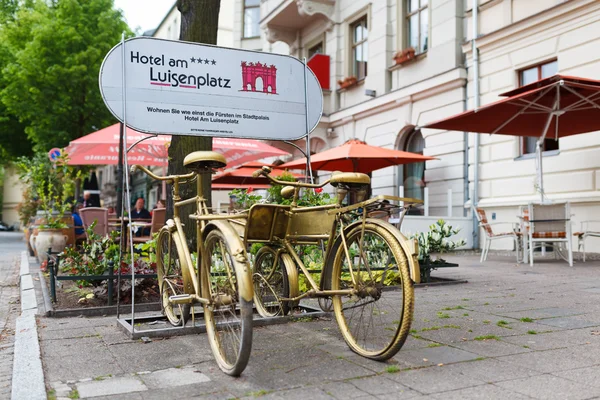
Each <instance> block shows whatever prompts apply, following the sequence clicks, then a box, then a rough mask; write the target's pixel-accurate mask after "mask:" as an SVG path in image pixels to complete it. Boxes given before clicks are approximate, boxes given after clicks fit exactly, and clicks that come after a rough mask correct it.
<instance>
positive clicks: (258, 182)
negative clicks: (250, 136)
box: [212, 162, 304, 189]
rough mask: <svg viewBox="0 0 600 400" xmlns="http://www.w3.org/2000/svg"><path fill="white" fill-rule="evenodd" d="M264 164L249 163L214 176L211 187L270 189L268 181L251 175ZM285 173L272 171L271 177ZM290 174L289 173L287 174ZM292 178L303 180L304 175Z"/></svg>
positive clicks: (279, 170)
mask: <svg viewBox="0 0 600 400" xmlns="http://www.w3.org/2000/svg"><path fill="white" fill-rule="evenodd" d="M263 165H265V164H264V163H259V162H249V163H246V164H243V165H242V166H240V167H239V168H236V169H232V170H229V171H224V172H222V173H219V174H216V175H215V176H213V179H212V187H213V188H214V187H215V185H216V184H218V185H228V186H229V185H231V186H233V189H235V188H242V187H246V186H251V187H253V188H254V189H259V188H263V187H261V186H263V185H264V186H265V187H267V188H268V187H270V185H269V181H268V180H267V178H265V177H264V176H262V175H261V176H259V177H257V178H255V177H253V176H252V174H253V173H254V172H255V171H256V170H258V169H260V168H261V167H262V166H263ZM269 166H270V167H274V166H273V165H269ZM284 173H285V171H283V170H281V169H273V171H272V172H271V174H270V175H271V176H272V177H274V178H277V177H280V176H281V175H282V174H284ZM288 173H290V172H288ZM292 175H293V176H294V178H296V179H299V178H304V175H299V174H293V173H292Z"/></svg>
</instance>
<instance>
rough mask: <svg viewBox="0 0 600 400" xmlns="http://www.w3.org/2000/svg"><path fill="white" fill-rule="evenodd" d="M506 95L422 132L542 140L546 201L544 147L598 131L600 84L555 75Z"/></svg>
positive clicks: (538, 153)
mask: <svg viewBox="0 0 600 400" xmlns="http://www.w3.org/2000/svg"><path fill="white" fill-rule="evenodd" d="M502 96H508V97H507V98H505V99H502V100H499V101H496V102H495V103H491V104H487V105H485V106H482V107H480V108H478V109H477V110H470V111H466V112H463V113H460V114H457V115H455V116H452V117H449V118H446V119H443V120H441V121H436V122H433V123H430V124H427V125H425V126H423V127H424V128H435V129H448V130H457V131H468V132H479V133H490V134H500V135H512V136H532V137H539V139H538V141H537V146H536V160H537V163H536V169H537V177H538V183H539V187H540V194H541V196H542V201H543V200H544V182H543V176H542V153H541V146H542V143H543V141H544V139H545V138H546V137H548V138H553V139H555V140H558V138H561V137H566V136H571V135H577V134H580V133H585V132H593V131H597V130H600V81H597V80H592V79H584V78H577V77H572V76H564V75H555V76H553V77H550V78H546V79H542V80H540V81H538V82H534V83H532V84H529V85H526V86H523V87H520V88H518V89H515V90H512V91H510V92H506V93H503V94H502Z"/></svg>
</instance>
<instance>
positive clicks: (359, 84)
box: [337, 78, 366, 93]
mask: <svg viewBox="0 0 600 400" xmlns="http://www.w3.org/2000/svg"><path fill="white" fill-rule="evenodd" d="M365 79H366V78H362V79H361V80H359V81H356V83H355V84H354V85H352V86H350V87H347V88H343V89H338V90H337V92H338V93H344V92H347V91H349V90H352V89H354V88H357V87H359V86H362V85H364V84H365Z"/></svg>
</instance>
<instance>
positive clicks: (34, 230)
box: [29, 211, 75, 256]
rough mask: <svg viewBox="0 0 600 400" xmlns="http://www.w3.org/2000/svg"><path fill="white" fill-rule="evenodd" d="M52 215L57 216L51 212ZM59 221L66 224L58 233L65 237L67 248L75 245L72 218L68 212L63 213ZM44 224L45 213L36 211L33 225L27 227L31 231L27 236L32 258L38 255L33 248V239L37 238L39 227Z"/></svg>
mask: <svg viewBox="0 0 600 400" xmlns="http://www.w3.org/2000/svg"><path fill="white" fill-rule="evenodd" d="M52 214H53V215H57V213H56V212H53V213H52ZM61 221H62V222H64V223H65V224H67V227H66V228H64V229H60V231H61V232H62V234H63V235H67V246H73V245H75V229H74V228H73V216H72V215H71V213H70V212H68V211H67V212H65V214H64V216H63V217H62V220H61ZM45 223H46V213H45V212H44V211H38V212H37V214H36V216H35V218H34V220H33V223H32V224H31V225H30V227H29V230H30V231H31V232H30V234H29V245H30V247H31V250H33V253H34V254H31V255H32V256H33V255H35V256H37V255H38V254H37V250H36V248H35V244H34V240H35V239H34V237H35V236H37V234H38V232H39V228H40V225H43V224H45ZM46 250H48V249H46Z"/></svg>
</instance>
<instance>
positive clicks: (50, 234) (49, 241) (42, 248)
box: [33, 229, 68, 264]
mask: <svg viewBox="0 0 600 400" xmlns="http://www.w3.org/2000/svg"><path fill="white" fill-rule="evenodd" d="M67 239H68V236H67V235H64V234H63V233H62V231H61V230H60V229H40V230H39V232H38V234H37V236H34V239H33V242H34V244H35V246H34V248H35V251H36V252H37V258H38V261H39V262H40V264H41V263H43V262H44V261H47V260H48V255H47V254H46V253H47V252H48V249H49V248H51V249H52V252H53V253H60V252H61V251H63V250H64V249H65V247H66V246H67Z"/></svg>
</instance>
